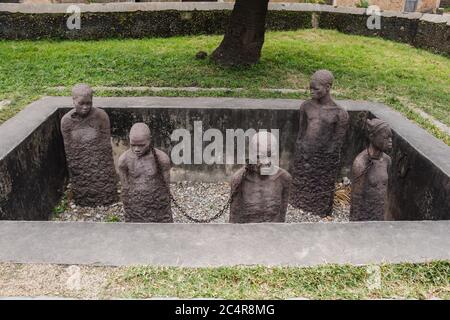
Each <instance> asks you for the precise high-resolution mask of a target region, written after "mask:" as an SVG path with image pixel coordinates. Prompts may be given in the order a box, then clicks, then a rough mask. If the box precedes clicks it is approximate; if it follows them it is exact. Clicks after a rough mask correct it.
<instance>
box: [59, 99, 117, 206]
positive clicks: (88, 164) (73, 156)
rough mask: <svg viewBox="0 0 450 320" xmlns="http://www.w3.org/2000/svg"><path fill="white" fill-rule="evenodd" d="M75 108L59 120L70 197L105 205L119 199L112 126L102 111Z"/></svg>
mask: <svg viewBox="0 0 450 320" xmlns="http://www.w3.org/2000/svg"><path fill="white" fill-rule="evenodd" d="M87 99H88V100H89V101H90V109H89V111H87V112H88V113H87V114H81V113H80V111H79V110H77V108H78V105H77V103H78V102H77V100H75V99H74V101H75V104H76V107H75V108H74V109H73V110H71V111H69V112H68V113H67V114H66V115H64V117H63V118H62V119H61V132H62V135H63V138H64V149H65V151H66V158H67V165H68V168H69V175H70V181H71V184H72V191H73V198H74V200H75V202H76V203H77V204H78V205H81V206H95V205H108V204H112V203H114V202H117V201H118V194H117V176H116V172H115V170H114V162H113V156H112V146H111V133H110V131H111V126H110V122H109V117H108V115H107V114H106V112H105V111H103V110H101V109H98V108H95V107H92V96H91V97H87Z"/></svg>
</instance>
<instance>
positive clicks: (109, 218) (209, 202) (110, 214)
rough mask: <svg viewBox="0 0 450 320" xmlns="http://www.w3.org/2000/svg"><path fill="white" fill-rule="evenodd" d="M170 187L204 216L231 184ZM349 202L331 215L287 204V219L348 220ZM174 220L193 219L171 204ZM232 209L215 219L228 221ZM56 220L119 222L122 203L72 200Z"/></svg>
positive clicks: (223, 198)
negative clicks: (89, 204)
mask: <svg viewBox="0 0 450 320" xmlns="http://www.w3.org/2000/svg"><path fill="white" fill-rule="evenodd" d="M171 190H172V193H173V195H174V197H175V199H177V200H178V202H179V203H180V205H182V207H183V208H184V209H185V211H186V212H188V213H190V214H191V215H192V216H193V217H195V218H197V219H205V218H209V217H211V216H213V215H214V214H216V213H217V212H218V211H219V210H220V209H221V208H222V207H223V206H224V205H225V203H226V202H227V200H228V197H229V193H230V186H229V184H228V183H227V182H223V183H203V182H187V181H183V182H177V183H172V184H171ZM349 210H350V208H349V206H348V205H347V204H340V205H339V206H337V207H335V208H334V210H333V214H332V215H331V216H329V217H325V218H323V217H319V216H316V215H312V214H308V213H305V212H303V211H302V210H299V209H295V208H293V207H292V206H291V205H289V206H288V210H287V215H286V222H291V223H292V222H348V215H349ZM172 211H173V216H174V222H175V223H192V222H191V221H190V220H188V219H187V218H186V217H184V216H183V215H182V213H181V212H179V210H178V209H177V208H176V207H175V206H172ZM228 219H229V210H226V211H225V213H224V215H222V216H221V217H219V218H218V219H217V220H215V221H213V222H212V223H224V222H228ZM53 220H55V221H95V222H120V221H124V210H123V206H122V203H120V202H119V203H115V204H113V205H111V206H107V207H103V206H102V207H96V208H87V207H79V206H77V205H75V204H74V203H72V202H69V203H68V205H67V208H66V210H65V211H64V212H63V213H60V214H57V215H55V216H54V218H53Z"/></svg>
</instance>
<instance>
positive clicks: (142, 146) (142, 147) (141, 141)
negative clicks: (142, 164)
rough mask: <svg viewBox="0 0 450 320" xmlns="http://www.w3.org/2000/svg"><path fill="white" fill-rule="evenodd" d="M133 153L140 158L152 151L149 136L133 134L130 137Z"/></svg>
mask: <svg viewBox="0 0 450 320" xmlns="http://www.w3.org/2000/svg"><path fill="white" fill-rule="evenodd" d="M130 147H131V151H132V152H133V153H134V154H135V155H136V156H138V157H142V156H144V155H145V154H147V152H148V151H149V150H150V139H149V138H148V136H145V135H139V134H133V135H131V136H130Z"/></svg>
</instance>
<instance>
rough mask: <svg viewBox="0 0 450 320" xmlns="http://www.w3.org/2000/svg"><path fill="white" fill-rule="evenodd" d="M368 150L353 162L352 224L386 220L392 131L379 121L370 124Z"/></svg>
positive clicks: (375, 120) (368, 123)
mask: <svg viewBox="0 0 450 320" xmlns="http://www.w3.org/2000/svg"><path fill="white" fill-rule="evenodd" d="M367 128H368V131H369V141H370V144H369V147H368V148H367V149H366V150H364V151H362V152H361V153H360V154H359V155H358V156H357V157H356V159H355V161H354V162H353V167H352V195H351V208H350V220H351V221H363V220H386V214H387V211H386V210H385V207H386V205H387V188H388V180H389V179H388V173H389V169H390V167H391V157H389V156H388V155H387V154H386V153H385V152H387V151H388V150H390V149H391V148H392V131H391V129H390V128H389V125H388V124H387V123H386V122H384V121H382V120H380V119H372V120H367Z"/></svg>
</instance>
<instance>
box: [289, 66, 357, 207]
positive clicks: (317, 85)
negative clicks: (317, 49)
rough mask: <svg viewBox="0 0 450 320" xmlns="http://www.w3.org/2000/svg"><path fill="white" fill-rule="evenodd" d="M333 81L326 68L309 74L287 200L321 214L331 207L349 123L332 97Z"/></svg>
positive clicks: (346, 115) (342, 110)
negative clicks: (308, 93) (289, 195)
mask: <svg viewBox="0 0 450 320" xmlns="http://www.w3.org/2000/svg"><path fill="white" fill-rule="evenodd" d="M333 81H334V77H333V75H332V73H331V72H330V71H327V70H319V71H317V72H315V73H314V75H313V76H312V78H311V82H310V91H311V96H312V99H311V100H307V101H305V102H304V103H303V104H302V105H301V106H300V122H299V133H298V136H297V141H296V150H295V154H294V158H293V162H292V163H291V173H292V179H293V182H292V190H291V200H290V203H291V204H292V206H294V207H295V208H299V209H302V210H304V211H306V212H309V213H312V214H316V215H320V216H327V215H330V214H331V211H332V209H333V197H334V186H335V182H336V179H337V176H338V173H339V168H340V153H341V148H342V144H343V142H344V139H345V135H346V132H347V128H348V123H349V116H348V113H347V111H346V110H344V109H343V108H342V107H340V106H339V105H337V104H336V103H335V102H334V101H333V99H332V98H331V94H330V91H331V87H332V84H333Z"/></svg>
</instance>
